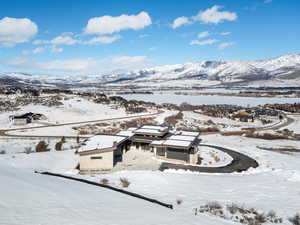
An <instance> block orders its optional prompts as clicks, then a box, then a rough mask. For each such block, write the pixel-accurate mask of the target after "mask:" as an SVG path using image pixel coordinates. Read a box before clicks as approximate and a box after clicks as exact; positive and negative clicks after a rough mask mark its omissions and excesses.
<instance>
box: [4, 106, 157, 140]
mask: <svg viewBox="0 0 300 225" xmlns="http://www.w3.org/2000/svg"><path fill="white" fill-rule="evenodd" d="M161 113H163V112H161V111H159V112H156V113H149V114H144V115H135V116H124V117H117V118H109V119H100V120H89V121H79V122H69V123H60V124H49V125H41V126H35V127H23V128H14V129H6V130H0V136H7V137H22V138H62V137H66V138H76V137H77V136H68V135H67V136H56V135H47V136H41V135H23V134H22V135H21V134H20V135H18V134H8V133H7V132H9V131H20V130H30V129H40V128H47V127H59V126H68V125H80V124H89V123H99V122H108V121H115V120H123V119H133V118H143V117H148V116H156V115H159V114H161ZM79 137H83V138H86V136H79Z"/></svg>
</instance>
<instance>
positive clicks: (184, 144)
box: [151, 140, 192, 148]
mask: <svg viewBox="0 0 300 225" xmlns="http://www.w3.org/2000/svg"><path fill="white" fill-rule="evenodd" d="M191 144H192V141H181V140H161V141H152V142H151V145H159V146H170V147H175V148H176V147H177V148H188V147H190V146H191Z"/></svg>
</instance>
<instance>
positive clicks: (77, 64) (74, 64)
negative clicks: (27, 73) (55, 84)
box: [0, 56, 149, 74]
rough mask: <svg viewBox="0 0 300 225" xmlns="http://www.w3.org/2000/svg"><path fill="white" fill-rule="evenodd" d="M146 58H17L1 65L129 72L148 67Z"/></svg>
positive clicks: (80, 70) (24, 67)
mask: <svg viewBox="0 0 300 225" xmlns="http://www.w3.org/2000/svg"><path fill="white" fill-rule="evenodd" d="M148 63H149V60H148V58H147V57H146V56H116V57H108V58H102V59H95V58H79V59H66V60H53V61H39V62H37V61H32V60H30V59H27V58H16V59H13V60H7V61H0V65H5V66H10V67H13V68H21V69H23V70H24V69H30V70H39V71H48V72H49V71H58V72H67V73H75V74H79V73H107V72H112V71H115V70H118V71H129V70H133V69H140V68H142V67H145V66H146V65H148Z"/></svg>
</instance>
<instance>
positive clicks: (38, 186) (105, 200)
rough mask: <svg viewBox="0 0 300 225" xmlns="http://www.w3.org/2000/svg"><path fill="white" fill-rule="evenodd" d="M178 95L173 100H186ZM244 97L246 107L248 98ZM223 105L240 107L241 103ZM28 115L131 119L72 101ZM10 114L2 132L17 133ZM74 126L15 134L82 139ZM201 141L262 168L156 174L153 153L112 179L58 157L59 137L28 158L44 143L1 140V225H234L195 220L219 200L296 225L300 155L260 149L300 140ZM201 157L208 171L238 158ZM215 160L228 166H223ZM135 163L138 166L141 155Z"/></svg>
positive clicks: (1, 119) (70, 154) (204, 150)
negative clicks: (121, 190)
mask: <svg viewBox="0 0 300 225" xmlns="http://www.w3.org/2000/svg"><path fill="white" fill-rule="evenodd" d="M149 96H152V95H149ZM172 96H173V99H174V97H175V99H176V98H180V97H181V96H175V95H172ZM125 97H126V96H125ZM146 97H147V95H146ZM182 97H186V96H182ZM187 97H188V98H190V97H191V96H187ZM195 97H198V96H195ZM217 97H220V96H217ZM191 99H192V98H191ZM242 99H243V101H244V102H245V98H242ZM79 100H80V101H79ZM256 100H260V98H257V99H256ZM191 103H193V104H197V103H195V102H191ZM223 103H230V104H234V102H233V100H228V101H227V102H223ZM28 111H32V112H36V113H43V114H45V115H46V116H47V117H48V119H49V122H51V123H56V122H59V123H63V122H78V121H87V120H96V119H105V118H111V117H119V116H126V113H125V111H124V110H122V109H113V108H112V107H111V106H109V105H101V104H94V103H92V102H89V101H87V100H84V99H77V98H72V99H70V100H66V101H64V106H62V107H53V108H49V107H45V106H34V105H29V106H26V107H24V108H22V110H20V111H18V112H17V113H21V112H28ZM175 113H177V112H176V111H165V112H164V113H162V114H160V115H158V116H157V118H156V119H155V121H156V122H158V123H162V122H163V121H164V118H165V117H167V116H170V115H173V114H175ZM10 114H11V113H9V112H8V113H1V114H0V127H1V128H0V129H5V128H15V127H11V126H10V125H9V123H8V121H7V117H8V116H9V115H10ZM293 118H294V119H295V123H293V124H291V125H290V126H288V127H287V128H288V129H292V130H294V131H295V132H296V133H297V132H298V133H300V132H299V121H300V116H293ZM184 119H185V120H188V122H190V123H195V121H196V120H200V121H202V120H203V121H207V120H209V119H211V118H210V117H206V116H203V115H200V114H197V113H193V112H187V113H186V112H185V113H184ZM214 122H215V123H216V124H226V125H228V127H227V128H226V129H229V130H230V129H235V128H240V127H245V126H248V127H249V126H260V125H261V124H260V123H259V122H254V123H246V124H245V123H242V122H238V121H232V120H229V119H225V118H215V119H214ZM71 127H72V126H62V127H47V128H45V129H44V128H43V129H29V130H27V132H24V131H23V132H22V131H14V132H15V134H34V135H49V134H50V135H58V136H60V135H73V134H74V135H75V134H76V133H72V132H75V131H73V130H72V128H71ZM200 138H201V139H202V143H203V144H211V145H217V146H222V147H226V148H229V149H233V150H236V151H239V152H241V153H244V154H246V155H248V156H250V157H252V158H254V159H256V160H257V161H258V163H259V165H260V166H259V167H258V168H256V169H250V170H249V171H247V172H243V173H233V174H206V173H198V172H190V171H175V170H167V171H164V172H161V171H158V170H151V169H152V168H157V167H158V165H157V164H156V163H154V162H153V160H155V159H152V158H151V159H149V160H148V161H147V159H146V158H145V157H146V154H143V155H142V156H141V161H142V162H139V163H140V164H143V163H144V162H145V164H147V165H148V166H146V167H147V168H146V167H142V166H141V167H139V168H140V170H131V171H130V170H126V165H122V166H120V168H119V169H121V171H117V170H116V172H113V173H110V174H101V175H93V176H89V175H78V174H77V172H78V171H77V170H76V169H75V168H76V166H77V164H78V160H79V159H78V155H76V154H74V150H67V151H59V152H58V151H55V150H54V149H53V148H54V144H55V143H56V142H57V141H59V139H52V138H51V139H49V140H48V139H45V141H46V142H49V146H50V148H51V151H49V152H44V153H30V154H25V153H22V152H23V151H24V150H25V147H32V146H35V145H36V144H37V143H38V141H39V140H34V139H33V140H31V139H24V140H22V139H15V138H8V137H1V139H0V151H1V150H5V153H6V154H0V181H1V183H0V199H1V201H0V225H19V224H22V225H23V224H24V225H53V224H60V225H71V224H72V225H86V224H89V225H94V224H95V225H96V224H97V225H98V224H106V225H116V224H124V225H135V224H137V225H138V224H147V225H152V224H153V225H157V224H166V225H167V224H172V225H185V224H189V225H190V224H191V225H199V224H205V225H220V224H234V223H233V222H230V221H227V220H223V219H221V218H218V217H214V216H208V215H204V214H198V215H195V214H194V209H195V208H199V207H200V205H203V204H206V203H207V202H212V201H218V202H220V203H221V204H231V203H237V204H239V205H244V206H245V207H247V208H251V207H253V208H255V209H257V210H258V211H260V212H269V211H270V210H274V211H275V212H276V213H277V214H278V215H279V216H281V217H283V218H284V221H283V224H290V223H289V222H288V221H287V217H290V216H293V215H294V214H295V213H297V212H300V208H299V200H300V164H299V160H300V152H299V153H290V154H283V153H278V152H271V151H264V150H260V149H259V148H258V147H261V146H263V147H268V148H280V147H286V146H289V147H290V148H295V149H297V148H298V149H299V145H300V144H299V143H300V142H298V141H291V140H272V141H268V140H263V139H252V138H247V137H241V136H222V135H219V134H212V135H202V136H201V137H200ZM73 141H75V140H73ZM67 142H69V139H67ZM212 153H213V154H212ZM199 154H200V156H201V157H202V158H203V165H201V166H224V165H226V164H228V163H230V162H231V160H232V158H231V157H230V156H229V155H227V154H225V153H222V152H220V151H217V150H212V149H211V148H208V147H200V153H199ZM215 156H217V157H218V158H219V159H220V160H218V161H216V160H215V159H216V158H215ZM132 159H134V160H135V159H136V158H135V156H133V157H132ZM132 161H133V160H130V159H129V160H128V162H126V163H132ZM213 161H215V162H213ZM210 162H212V163H210ZM205 164H206V165H205ZM34 170H47V171H52V172H58V173H64V174H68V175H72V176H77V177H81V178H85V179H90V180H93V181H97V182H100V180H101V179H102V178H106V179H108V182H109V184H110V185H113V186H115V187H118V188H121V184H120V178H127V179H128V180H129V182H130V185H129V187H128V188H127V189H128V190H129V191H133V192H136V193H139V194H143V195H145V196H148V197H151V198H155V199H158V200H160V201H163V202H166V203H170V204H173V205H174V210H170V209H167V208H164V207H162V206H159V205H155V204H152V203H149V202H145V201H143V200H140V199H136V198H133V197H130V196H126V195H123V194H120V193H116V192H113V191H111V190H106V189H103V188H99V187H93V186H90V185H87V184H82V183H77V182H74V181H68V180H64V179H61V178H56V177H50V176H45V175H39V174H35V173H34ZM178 200H180V201H181V202H182V203H181V204H180V205H179V204H177V202H178ZM235 224H236V223H235Z"/></svg>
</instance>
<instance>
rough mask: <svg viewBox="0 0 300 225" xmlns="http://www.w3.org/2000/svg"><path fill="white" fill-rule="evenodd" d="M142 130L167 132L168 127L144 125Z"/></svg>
mask: <svg viewBox="0 0 300 225" xmlns="http://www.w3.org/2000/svg"><path fill="white" fill-rule="evenodd" d="M141 128H143V129H151V130H161V131H163V130H166V129H168V127H163V126H156V125H143V126H142V127H141Z"/></svg>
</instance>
